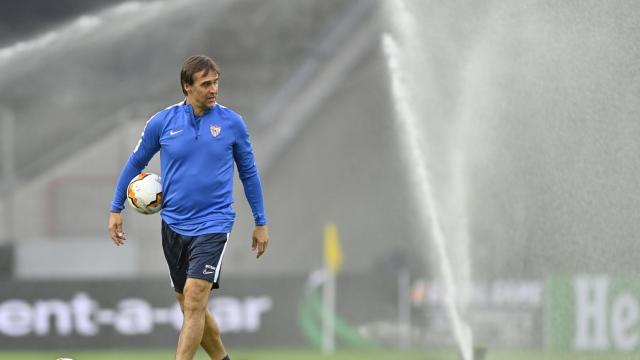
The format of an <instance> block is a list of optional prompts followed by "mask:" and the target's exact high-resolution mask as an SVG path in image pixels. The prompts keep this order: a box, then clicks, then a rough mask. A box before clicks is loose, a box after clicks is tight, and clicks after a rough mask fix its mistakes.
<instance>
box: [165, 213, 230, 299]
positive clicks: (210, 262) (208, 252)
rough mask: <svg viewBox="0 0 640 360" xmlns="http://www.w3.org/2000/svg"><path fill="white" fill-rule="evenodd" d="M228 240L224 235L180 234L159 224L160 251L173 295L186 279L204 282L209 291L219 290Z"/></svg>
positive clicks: (181, 289)
mask: <svg viewBox="0 0 640 360" xmlns="http://www.w3.org/2000/svg"><path fill="white" fill-rule="evenodd" d="M228 239H229V234H226V233H217V234H206V235H198V236H187V235H181V234H178V233H176V232H175V231H173V230H171V228H170V227H169V225H167V224H166V223H165V222H164V221H163V222H162V248H163V249H164V257H165V259H167V265H168V266H169V275H170V276H171V285H172V286H173V288H174V289H175V291H176V292H177V293H181V294H182V291H183V290H184V284H185V283H186V282H187V278H188V277H189V278H195V279H203V280H207V281H209V282H211V283H212V289H217V288H219V287H220V271H221V270H222V269H221V268H222V257H223V256H224V250H225V249H226V247H227V240H228Z"/></svg>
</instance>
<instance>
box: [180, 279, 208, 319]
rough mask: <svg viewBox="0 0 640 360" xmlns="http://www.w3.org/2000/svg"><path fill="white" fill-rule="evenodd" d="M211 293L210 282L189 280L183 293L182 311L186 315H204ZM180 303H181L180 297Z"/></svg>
mask: <svg viewBox="0 0 640 360" xmlns="http://www.w3.org/2000/svg"><path fill="white" fill-rule="evenodd" d="M210 291H211V283H210V282H208V281H206V280H200V279H187V284H186V285H185V287H184V292H183V293H182V311H183V312H184V313H185V314H186V313H192V312H198V313H200V312H202V313H204V311H205V309H206V307H207V302H208V300H209V294H210ZM178 301H180V297H179V296H178Z"/></svg>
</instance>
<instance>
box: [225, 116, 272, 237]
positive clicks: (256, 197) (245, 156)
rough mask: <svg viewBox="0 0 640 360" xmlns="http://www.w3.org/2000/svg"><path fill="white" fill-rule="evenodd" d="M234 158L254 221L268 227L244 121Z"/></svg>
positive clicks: (258, 178) (258, 177)
mask: <svg viewBox="0 0 640 360" xmlns="http://www.w3.org/2000/svg"><path fill="white" fill-rule="evenodd" d="M233 158H234V160H235V162H236V164H237V166H238V175H239V176H240V180H241V181H242V186H243V187H244V194H245V196H246V198H247V201H248V202H249V206H251V211H252V213H253V220H254V222H255V224H256V225H257V226H259V225H266V224H267V217H266V215H265V210H264V200H263V197H262V184H261V183H260V174H259V172H258V167H257V166H256V161H255V157H254V155H253V148H252V146H251V140H250V139H249V130H248V129H247V126H246V125H245V123H244V121H242V119H240V126H239V127H238V133H237V134H236V141H235V143H234V144H233Z"/></svg>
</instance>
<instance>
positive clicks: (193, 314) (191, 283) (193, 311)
mask: <svg viewBox="0 0 640 360" xmlns="http://www.w3.org/2000/svg"><path fill="white" fill-rule="evenodd" d="M210 291H211V283H210V282H208V281H206V280H201V279H193V278H188V279H187V282H186V284H185V286H184V291H183V297H184V299H183V314H184V321H183V322H182V330H181V331H180V338H179V339H178V349H177V351H176V360H192V359H193V357H194V355H195V353H196V350H198V345H199V344H200V343H201V342H202V339H203V334H204V328H205V323H206V316H205V314H206V310H207V302H208V301H209V292H210ZM223 356H224V354H223Z"/></svg>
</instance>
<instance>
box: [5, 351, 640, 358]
mask: <svg viewBox="0 0 640 360" xmlns="http://www.w3.org/2000/svg"><path fill="white" fill-rule="evenodd" d="M63 356H64V357H68V358H72V359H74V360H152V359H153V360H160V359H173V351H172V350H165V351H130V350H126V351H125V350H123V351H117V350H103V351H66V352H65V351H38V352H34V351H29V352H27V351H15V352H7V351H2V352H0V359H2V360H4V359H6V360H55V359H56V358H58V357H63ZM231 357H232V358H233V360H360V359H363V360H459V358H458V357H457V356H456V355H455V354H454V353H453V352H422V353H420V352H404V353H397V352H381V351H376V352H362V351H360V352H356V351H340V352H338V353H337V354H335V355H332V356H324V355H322V354H320V353H318V352H314V351H303V350H260V351H234V352H232V353H231ZM639 358H640V354H637V353H636V354H627V355H621V354H618V355H607V354H548V353H538V352H528V353H524V352H491V351H490V352H489V353H488V354H487V357H486V358H485V360H596V359H597V360H632V359H639ZM206 359H207V357H206V356H205V354H204V353H202V352H200V353H198V356H196V360H206Z"/></svg>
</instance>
